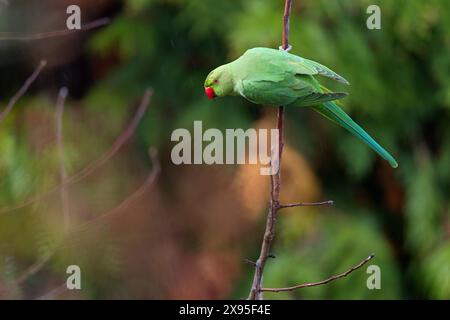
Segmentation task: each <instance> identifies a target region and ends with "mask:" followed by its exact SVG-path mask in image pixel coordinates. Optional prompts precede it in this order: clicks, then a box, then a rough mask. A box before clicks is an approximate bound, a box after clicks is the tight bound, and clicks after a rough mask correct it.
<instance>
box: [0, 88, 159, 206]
mask: <svg viewBox="0 0 450 320" xmlns="http://www.w3.org/2000/svg"><path fill="white" fill-rule="evenodd" d="M152 95H153V90H151V89H148V90H147V91H146V92H145V94H144V97H143V98H142V101H141V103H140V105H139V107H138V108H137V110H136V113H135V115H134V116H133V119H132V120H131V122H130V123H129V125H128V126H127V127H126V129H125V130H124V131H123V132H122V133H121V134H120V135H119V137H118V138H117V139H116V141H114V143H113V144H112V146H111V148H110V149H109V150H108V151H107V152H105V153H104V154H103V155H102V156H101V157H100V158H98V159H96V160H94V161H92V162H91V163H90V164H88V165H87V166H86V167H85V168H84V169H82V170H81V171H79V172H78V173H76V174H75V175H73V176H71V177H69V178H67V179H66V182H65V183H64V184H63V185H64V186H65V187H68V186H71V185H74V184H75V183H77V182H79V181H81V180H82V179H84V178H86V177H88V176H90V175H91V174H93V173H94V172H95V171H96V170H97V169H99V168H100V167H101V166H103V165H104V164H105V163H106V162H107V161H108V160H109V159H110V158H112V157H113V156H114V155H115V154H116V153H117V152H118V151H119V150H120V149H121V148H122V147H123V145H124V144H125V143H126V142H127V141H128V140H129V139H130V138H131V136H132V135H133V133H134V132H135V131H136V128H137V126H138V124H139V122H140V121H141V119H142V117H143V116H144V114H145V112H146V111H147V109H148V106H149V105H150V102H151V97H152ZM60 188H61V185H58V186H56V187H54V188H52V189H50V190H48V191H46V192H43V193H41V194H37V195H34V196H32V197H30V198H28V199H27V200H25V201H23V202H22V203H20V204H18V205H15V206H11V207H3V208H0V214H1V213H8V212H12V211H15V210H19V209H22V208H25V207H27V206H30V205H32V204H35V203H37V202H39V201H41V200H42V199H44V198H45V197H48V196H49V195H51V194H53V193H55V192H57V191H58V190H60Z"/></svg>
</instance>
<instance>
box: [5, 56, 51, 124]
mask: <svg viewBox="0 0 450 320" xmlns="http://www.w3.org/2000/svg"><path fill="white" fill-rule="evenodd" d="M46 65H47V61H45V60H42V61H41V62H40V63H39V65H38V66H37V67H36V69H35V70H34V72H33V74H32V75H31V76H29V77H28V79H27V80H26V81H25V83H24V84H23V85H22V87H21V88H20V89H19V91H17V93H16V94H15V95H14V96H13V97H12V98H11V99H10V100H9V102H8V105H7V106H6V108H5V110H3V111H2V112H1V113H0V122H2V121H3V120H4V119H5V118H6V116H7V115H8V114H9V113H10V112H11V110H12V109H13V108H14V106H15V105H16V103H17V102H18V101H19V100H20V98H22V96H23V95H24V94H25V93H26V92H27V91H28V89H30V87H31V85H32V84H33V83H34V82H35V81H36V79H37V77H38V76H39V75H40V74H41V72H42V70H44V68H45V66H46Z"/></svg>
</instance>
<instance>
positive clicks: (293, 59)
mask: <svg viewBox="0 0 450 320" xmlns="http://www.w3.org/2000/svg"><path fill="white" fill-rule="evenodd" d="M242 58H243V61H245V63H246V64H247V65H249V66H252V67H257V68H259V69H261V68H263V69H265V68H266V67H268V68H270V69H271V70H273V68H271V65H272V66H273V65H276V66H277V67H278V68H279V69H280V70H284V71H289V72H294V73H296V74H300V75H309V76H314V75H322V76H325V77H328V78H331V79H333V80H336V81H339V82H341V83H344V84H347V85H348V84H349V82H348V81H347V80H346V79H345V78H344V77H342V76H341V75H339V74H337V73H336V72H334V71H333V70H331V69H329V68H328V67H325V66H324V65H322V64H320V63H318V62H315V61H313V60H308V59H305V58H303V57H300V56H297V55H294V54H291V53H289V52H286V51H281V50H275V49H271V48H253V49H250V50H247V51H246V52H245V54H244V55H243V56H242Z"/></svg>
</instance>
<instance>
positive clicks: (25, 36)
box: [0, 18, 110, 41]
mask: <svg viewBox="0 0 450 320" xmlns="http://www.w3.org/2000/svg"><path fill="white" fill-rule="evenodd" d="M109 22H110V19H109V18H101V19H98V20H95V21H92V22H89V23H86V24H85V25H83V26H81V29H74V30H67V29H64V30H57V31H50V32H40V33H22V32H0V41H2V40H3V41H6V40H7V41H32V40H44V39H49V38H55V37H62V36H68V35H71V34H74V33H76V32H80V31H89V30H92V29H96V28H100V27H103V26H105V25H107V24H109Z"/></svg>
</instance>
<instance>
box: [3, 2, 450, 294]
mask: <svg viewBox="0 0 450 320" xmlns="http://www.w3.org/2000/svg"><path fill="white" fill-rule="evenodd" d="M70 4H78V5H79V6H80V7H81V9H82V21H83V23H86V22H89V21H93V20H95V19H98V18H101V17H110V18H111V23H110V24H109V25H108V26H106V27H103V28H99V29H97V30H92V31H89V32H79V33H76V34H73V35H70V36H65V37H58V38H52V39H46V40H38V41H10V40H0V106H1V108H2V110H3V109H4V108H5V107H6V105H7V103H8V100H9V99H10V98H11V96H13V95H14V93H15V92H16V91H17V90H18V89H19V88H20V86H21V85H22V84H23V82H24V80H25V79H26V78H27V77H28V76H29V75H30V74H31V73H32V71H33V69H34V68H35V67H36V65H37V64H38V63H39V61H40V60H41V59H46V60H47V61H48V65H47V67H46V68H45V70H44V72H43V73H42V74H41V75H40V76H39V78H38V80H37V81H36V82H35V83H34V84H33V86H32V87H31V88H30V90H28V91H27V93H26V94H25V96H24V97H23V98H22V99H21V100H20V101H19V103H18V104H17V105H16V106H15V108H14V109H13V111H12V112H11V113H10V114H9V115H8V116H7V117H6V118H5V119H4V120H3V121H2V122H1V123H0V207H1V208H0V211H1V214H0V297H1V298H2V299H12V298H18V299H39V298H44V299H165V298H166V299H182V298H189V299H219V298H235V299H240V298H245V297H246V296H247V294H248V290H249V288H250V284H251V278H252V275H253V268H252V266H251V265H250V264H246V263H245V262H244V259H250V260H252V259H256V257H257V255H258V253H259V245H260V242H261V238H262V234H263V230H264V221H265V216H266V211H267V210H266V209H267V203H268V199H269V196H268V188H269V181H268V178H267V177H264V176H260V175H259V174H258V167H257V166H250V165H241V166H207V165H197V166H194V165H184V166H175V165H173V164H172V163H171V161H170V151H171V148H172V147H173V145H174V143H173V142H171V141H170V134H171V132H172V131H173V130H174V129H176V128H188V129H192V127H193V121H194V120H202V121H203V126H204V128H211V127H215V128H220V129H225V128H250V127H254V128H272V127H273V126H274V125H275V109H274V108H272V107H270V106H265V107H259V106H254V105H251V104H249V103H247V102H245V101H244V100H243V99H239V98H227V99H220V100H216V101H214V102H213V103H211V102H210V101H208V100H207V99H206V97H205V96H204V92H203V88H202V85H203V81H204V78H205V76H206V75H207V74H208V72H209V71H210V70H211V69H213V68H214V67H216V66H218V65H220V64H223V63H225V62H227V61H230V60H231V59H234V58H236V57H238V56H239V55H240V54H242V53H243V52H244V51H245V50H246V49H248V48H251V47H255V46H267V47H275V48H277V47H278V46H279V45H280V42H281V29H282V23H281V21H282V20H281V17H282V11H283V5H284V1H282V0H278V1H268V0H267V1H262V0H245V1H244V0H229V1H212V0H127V1H109V0H98V1H87V0H83V1H81V0H77V1H74V0H70V1H66V0H64V1H63V0H53V1H50V0H39V1H30V0H21V1H19V0H9V1H0V31H1V32H24V33H37V32H46V31H54V30H61V29H64V27H65V20H66V17H67V15H66V12H65V11H66V7H67V6H68V5H70ZM371 4H376V5H378V6H380V8H381V18H382V29H381V30H368V29H367V27H366V19H367V18H368V14H367V13H366V9H367V7H368V6H369V5H371ZM449 35H450V2H449V1H447V0H383V1H381V0H358V1H355V0H294V3H293V12H292V18H291V36H290V43H291V44H292V45H293V51H292V52H293V53H294V54H299V55H302V56H304V57H307V58H311V59H313V60H316V61H319V62H321V63H323V64H325V65H327V66H329V67H330V68H332V69H333V70H335V71H337V72H338V73H340V74H342V75H344V76H345V77H346V78H347V79H348V80H349V81H350V82H351V84H352V85H351V86H350V87H348V88H344V89H345V90H347V91H348V92H349V93H350V95H349V96H348V97H347V98H346V99H344V100H343V103H344V104H345V110H346V111H348V112H349V113H350V114H351V115H352V116H353V117H354V118H355V120H357V122H359V123H360V124H361V125H362V126H363V127H365V128H366V129H367V130H368V131H369V132H370V133H372V134H373V135H374V137H375V138H376V139H377V140H378V141H380V143H381V144H382V145H384V146H386V148H387V149H388V150H390V151H391V152H392V154H393V155H394V156H395V157H396V158H397V160H398V162H399V164H400V167H399V168H398V169H396V170H393V169H391V168H390V167H389V166H388V165H387V164H386V163H385V162H383V161H382V160H381V159H380V158H379V157H377V156H376V155H375V153H373V152H372V151H371V150H370V149H369V148H367V147H366V146H365V145H363V144H362V143H360V142H359V141H358V140H357V139H356V138H355V137H353V136H352V135H350V134H348V133H347V132H346V131H345V130H343V129H342V128H339V127H337V126H335V125H333V124H332V123H330V122H329V121H327V120H324V119H322V118H321V117H320V116H318V115H317V114H315V113H314V112H312V111H310V110H308V109H296V108H289V109H288V110H287V115H286V117H287V132H286V141H287V142H286V143H287V146H286V150H285V153H284V162H283V189H282V199H283V200H284V201H285V202H296V201H314V200H327V199H333V200H334V201H335V205H334V206H333V207H331V208H329V207H328V208H327V207H321V208H293V209H287V210H284V211H283V212H281V213H280V216H279V219H278V224H277V238H276V242H275V245H274V248H273V252H274V254H275V255H276V258H275V259H272V260H270V261H269V263H268V265H267V268H266V272H265V277H264V282H265V285H266V286H270V287H280V286H281V287H283V286H289V285H294V284H298V283H302V282H311V281H317V280H321V279H324V278H326V277H328V276H330V275H332V274H335V273H339V272H342V271H344V270H346V269H348V268H349V267H350V266H352V265H354V264H355V263H357V262H358V261H360V260H362V259H363V258H365V257H366V256H368V255H369V254H370V253H375V254H376V257H375V259H374V260H373V261H372V262H371V263H372V264H376V265H378V266H379V267H380V269H381V277H382V278H381V286H382V288H381V290H368V289H367V287H366V280H367V277H368V274H366V272H365V268H363V269H361V270H358V271H357V272H355V273H354V274H352V275H351V276H349V277H348V278H345V279H342V280H339V281H337V282H335V283H332V284H329V285H326V286H322V287H317V288H309V289H303V290H300V291H296V292H291V293H283V294H281V293H280V294H266V298H271V299H280V298H282V299H338V298H339V299H341V298H344V299H406V298H424V299H448V298H450V219H449V218H450V207H449V204H450V199H449V198H450V197H449V196H450V55H449V49H450V36H449ZM321 81H323V82H324V83H325V84H326V85H327V86H329V87H331V88H332V89H340V90H342V89H343V88H342V87H341V86H340V85H339V84H336V83H333V82H330V81H327V80H326V79H321ZM62 86H66V87H68V89H69V92H70V94H69V98H68V101H67V104H66V109H65V112H64V117H63V123H62V124H63V135H64V137H63V138H64V157H63V161H61V159H60V157H59V149H58V144H57V135H56V133H55V132H56V131H55V103H56V98H57V94H58V90H59V89H60V88H61V87H62ZM147 88H152V89H153V92H154V95H153V99H152V102H151V105H150V108H149V110H148V111H147V112H146V114H145V115H144V117H143V119H142V121H140V123H139V126H138V128H137V130H136V131H135V132H134V135H133V136H132V138H131V139H129V141H127V143H126V144H125V145H124V146H123V147H122V148H120V150H119V151H118V152H117V154H115V155H114V156H113V157H110V158H108V161H106V162H105V163H104V164H102V165H101V166H98V167H96V170H94V172H91V173H90V174H89V175H87V176H86V177H84V178H83V179H81V180H80V181H78V182H77V183H75V184H73V185H71V186H69V187H67V188H65V191H66V195H67V199H68V201H67V202H68V205H67V206H66V209H65V211H64V210H63V206H62V204H61V196H60V194H61V189H60V188H56V189H55V186H58V185H59V184H60V180H61V177H60V172H61V170H60V168H61V166H63V167H64V168H65V171H66V172H67V175H68V176H69V177H70V176H73V175H75V174H76V173H77V172H80V171H81V170H83V168H85V167H86V166H88V165H89V164H91V163H92V162H93V161H96V160H95V159H99V158H101V157H102V155H103V154H104V153H105V152H107V151H108V150H109V149H110V148H111V147H112V146H113V143H114V141H115V139H116V138H117V137H118V136H120V134H121V132H122V131H123V130H124V128H125V127H126V126H127V123H128V122H129V121H130V119H132V118H133V115H134V113H135V110H136V107H137V105H138V103H139V101H140V99H141V97H142V95H143V93H144V91H145V90H146V89H147ZM149 147H154V148H156V149H157V150H158V151H159V153H158V158H159V161H160V163H161V172H160V174H159V176H158V179H157V180H155V181H153V182H151V183H150V184H146V183H145V180H146V177H147V176H148V174H152V173H154V172H155V171H154V170H155V168H156V166H157V165H156V164H155V163H153V165H152V162H151V161H149V158H148V155H147V150H148V148H149ZM136 190H137V191H136ZM48 191H52V192H48ZM30 199H31V200H33V201H31V202H30V201H29V200H30ZM124 199H125V200H124ZM17 206H19V208H15V207H17ZM11 209H15V210H11ZM64 212H66V213H67V212H68V214H69V215H70V224H69V226H68V228H65V227H64V219H63V217H64V214H63V213H64ZM104 215H106V216H104ZM74 264H75V265H79V266H80V268H81V270H82V290H80V291H76V290H75V291H68V290H66V289H65V281H66V278H67V276H68V275H67V274H66V268H67V266H69V265H74Z"/></svg>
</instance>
